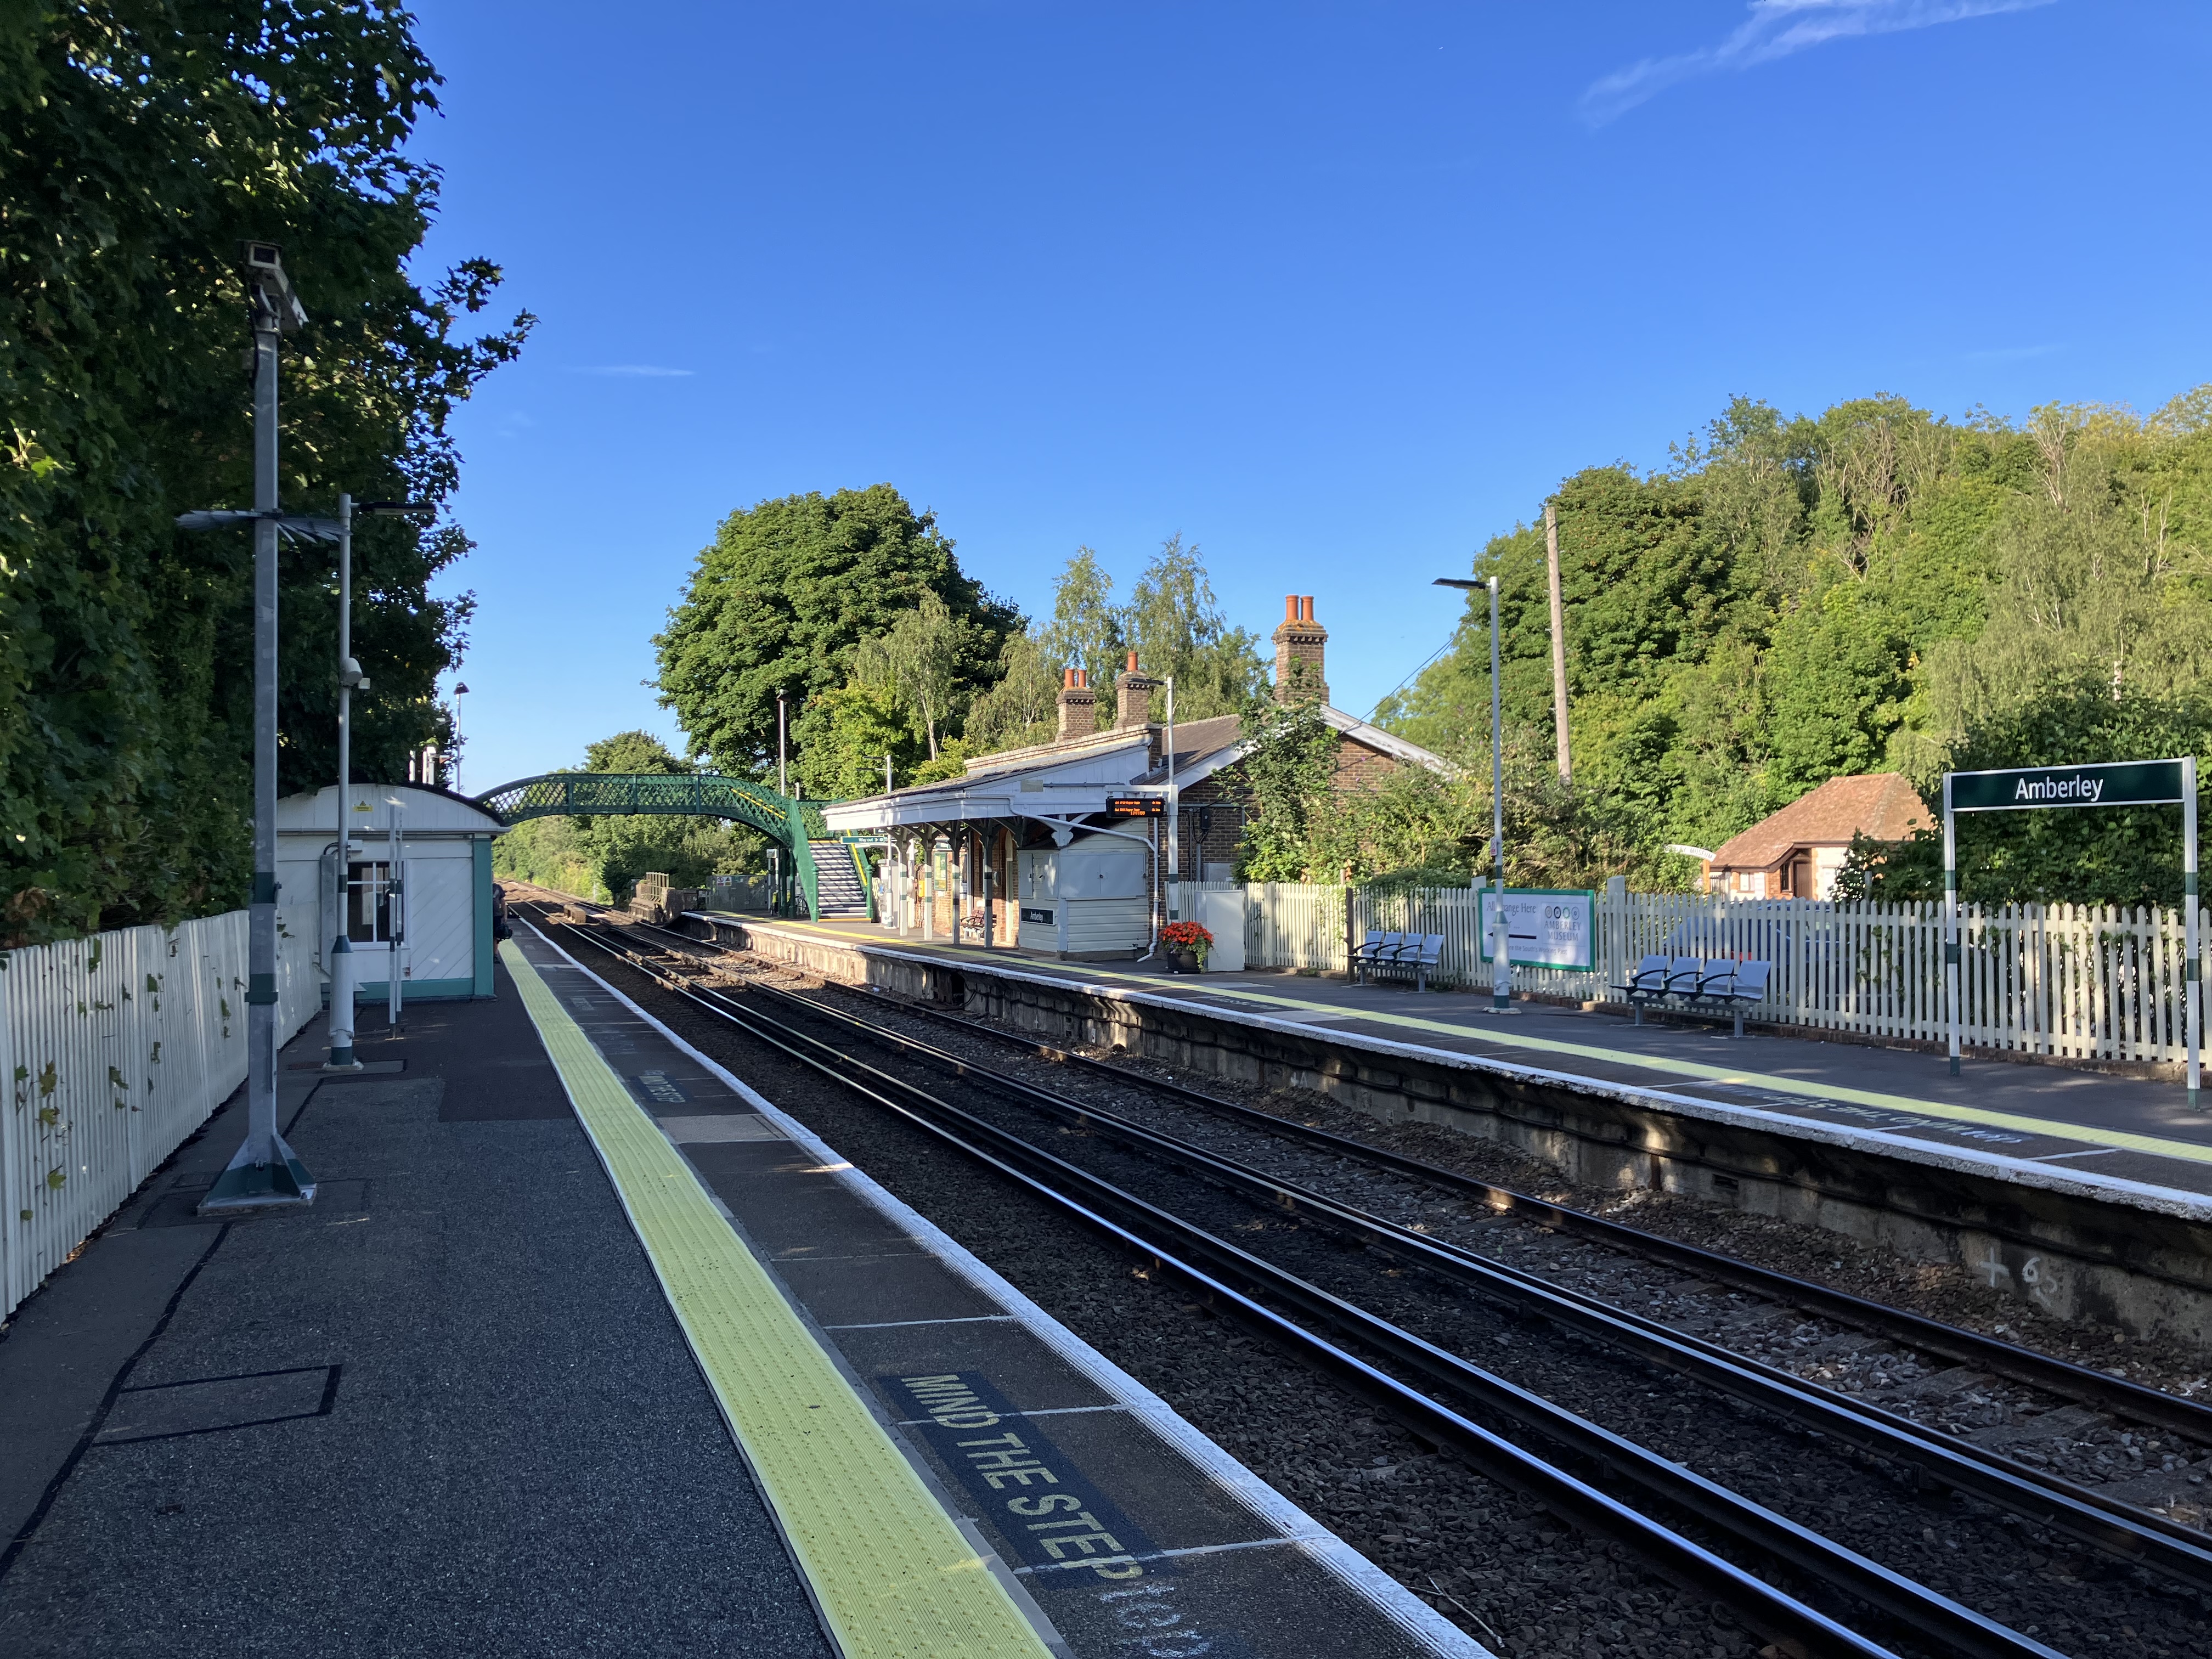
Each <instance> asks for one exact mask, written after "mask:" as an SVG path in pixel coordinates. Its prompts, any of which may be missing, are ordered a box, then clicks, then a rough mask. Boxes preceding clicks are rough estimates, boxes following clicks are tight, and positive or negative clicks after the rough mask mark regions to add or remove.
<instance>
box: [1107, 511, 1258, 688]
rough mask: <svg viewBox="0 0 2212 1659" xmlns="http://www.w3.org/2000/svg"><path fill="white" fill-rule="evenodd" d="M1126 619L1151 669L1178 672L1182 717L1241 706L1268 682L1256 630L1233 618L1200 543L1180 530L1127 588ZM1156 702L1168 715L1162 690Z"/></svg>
mask: <svg viewBox="0 0 2212 1659" xmlns="http://www.w3.org/2000/svg"><path fill="white" fill-rule="evenodd" d="M1121 625H1122V630H1123V633H1124V635H1126V637H1127V640H1128V641H1129V643H1130V644H1132V645H1133V646H1135V647H1136V648H1137V660H1138V661H1139V664H1141V665H1143V667H1144V669H1145V671H1146V672H1147V673H1149V674H1152V675H1154V676H1156V677H1164V676H1167V675H1173V676H1174V677H1175V683H1176V719H1178V720H1206V719H1207V718H1209V717H1211V716H1212V715H1216V714H1238V713H1240V712H1242V711H1243V709H1244V708H1248V707H1249V706H1250V704H1251V703H1252V702H1253V701H1254V699H1255V698H1256V697H1257V696H1259V695H1260V693H1261V689H1262V688H1263V687H1264V686H1265V684H1266V683H1267V665H1266V664H1265V663H1263V662H1262V661H1261V658H1260V649H1259V641H1258V638H1257V636H1255V635H1253V634H1252V633H1250V632H1249V630H1247V629H1242V628H1231V627H1230V626H1229V623H1228V619H1227V618H1226V617H1224V616H1223V615H1222V612H1221V606H1220V605H1219V603H1218V601H1217V600H1216V599H1214V597H1213V584H1212V581H1211V580H1208V578H1207V576H1206V566H1205V564H1204V563H1203V562H1201V561H1200V558H1199V556H1198V549H1197V547H1196V546H1190V547H1185V546H1184V545H1183V541H1182V536H1181V534H1179V533H1178V534H1176V535H1173V536H1170V537H1169V538H1168V539H1167V540H1166V541H1164V542H1163V543H1162V544H1160V550H1159V551H1158V553H1157V554H1155V555H1154V556H1152V562H1151V563H1150V564H1148V565H1147V566H1146V567H1145V572H1144V574H1142V575H1140V576H1139V577H1138V578H1137V580H1136V582H1135V584H1134V585H1133V586H1132V587H1131V588H1130V590H1129V605H1128V609H1127V611H1125V612H1124V613H1123V617H1122V624H1121ZM1153 703H1154V707H1153V708H1152V715H1153V717H1154V718H1155V719H1161V718H1164V716H1165V714H1166V708H1165V699H1164V696H1157V695H1156V696H1155V697H1154V699H1153Z"/></svg>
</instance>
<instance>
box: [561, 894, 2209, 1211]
mask: <svg viewBox="0 0 2212 1659" xmlns="http://www.w3.org/2000/svg"><path fill="white" fill-rule="evenodd" d="M684 914H685V915H689V916H692V917H696V919H697V920H699V921H705V922H708V923H719V924H720V925H721V926H723V927H732V926H741V927H751V928H757V929H758V930H759V931H760V932H762V933H770V934H773V935H774V936H775V937H776V938H778V939H801V940H804V941H805V943H807V944H810V945H825V944H827V945H841V946H842V947H843V948H845V949H847V950H850V951H859V952H860V953H861V954H863V955H876V956H884V957H892V958H895V959H896V960H898V961H901V962H916V963H927V964H928V965H929V966H931V967H933V968H951V969H971V968H972V969H975V971H976V972H979V973H984V974H989V975H994V976H996V977H998V978H1001V979H1008V980H1013V981H1018V982H1020V983H1023V984H1027V985H1039V986H1045V987H1050V988H1052V989H1054V990H1060V991H1069V990H1073V991H1082V992H1085V993H1086V994H1090V995H1092V996H1097V997H1103V998H1105V999H1106V1000H1109V1001H1115V1002H1132V1003H1139V1004H1142V1005H1143V1006H1146V1007H1149V1008H1158V1009H1161V1010H1163V1011H1165V1012H1184V1013H1188V1012H1199V1013H1204V1014H1212V1015H1215V1016H1218V1018H1222V1019H1225V1020H1229V1021H1231V1022H1233V1023H1235V1024H1243V1025H1254V1026H1257V1027H1259V1028H1260V1029H1261V1030H1270V1031H1280V1032H1283V1033H1285V1034H1293V1035H1300V1036H1315V1035H1316V1032H1315V1030H1314V1028H1313V1026H1311V1025H1310V1024H1306V1023H1305V1022H1304V1021H1301V1020H1297V1019H1294V1018H1289V1017H1287V1016H1284V1015H1276V1014H1261V1013H1254V1012H1248V1011H1246V1010H1244V1009H1242V1008H1225V1007H1220V1006H1215V1005H1212V1004H1193V1003H1191V1002H1188V1001H1186V1000H1182V998H1179V997H1170V996H1164V995H1160V994H1155V993H1152V992H1147V991H1136V990H1131V989H1128V988H1127V987H1123V986H1119V985H1107V984H1103V983H1100V982H1098V981H1085V980H1077V979H1073V978H1063V977H1061V976H1060V975H1054V974H1029V973H1024V972H1023V971H1022V970H1021V969H1018V968H1012V967H1000V965H999V964H998V963H976V962H969V961H967V960H965V959H955V958H951V957H933V956H925V955H923V954H922V953H921V952H920V951H902V950H898V949H896V948H894V947H892V946H890V945H876V944H872V943H869V942H867V941H865V940H860V939H825V938H824V937H823V935H821V934H819V933H791V932H787V931H785V930H783V929H781V928H778V927H775V926H774V925H773V924H770V923H766V922H756V921H740V920H737V919H733V918H732V917H728V916H721V917H716V916H710V915H707V914H706V913H704V912H703V911H696V910H692V911H686V912H685V913H684ZM585 971H586V973H589V972H590V971H591V970H590V969H585ZM609 988H610V989H612V987H609ZM842 988H844V989H846V990H848V991H854V990H866V989H867V988H868V987H860V986H851V985H848V986H845V987H842ZM616 994H617V995H620V994H621V993H619V992H617V993H616ZM1218 994H1220V995H1224V996H1227V995H1231V994H1233V993H1230V992H1221V993H1218ZM1327 1035H1328V1036H1329V1038H1330V1039H1331V1040H1332V1041H1334V1042H1342V1043H1346V1044H1356V1045H1358V1046H1359V1047H1362V1048H1371V1049H1373V1050H1374V1051H1375V1052H1376V1053H1377V1054H1396V1055H1403V1056H1405V1057H1406V1058H1408V1059H1416V1060H1428V1061H1432V1062H1437V1063H1441V1064H1444V1065H1449V1066H1456V1067H1458V1068H1460V1069H1462V1070H1464V1071H1469V1072H1490V1073H1496V1074H1498V1075H1499V1076H1503V1077H1510V1078H1516V1079H1526V1080H1528V1081H1529V1082H1534V1083H1555V1084H1561V1085H1565V1086H1567V1087H1569V1088H1571V1089H1574V1090H1577V1091H1582V1092H1584V1093H1589V1094H1595V1095H1600V1096H1610V1097H1613V1098H1614V1099H1617V1100H1622V1101H1626V1102H1628V1103H1631V1104H1633V1105H1657V1106H1659V1107H1661V1108H1662V1109H1665V1110H1668V1111H1670V1112H1674V1113H1675V1114H1676V1115H1680V1116H1682V1117H1690V1118H1705V1119H1706V1120H1708V1121H1711V1122H1715V1123H1722V1124H1729V1125H1732V1126H1738V1127H1745V1128H1761V1129H1778V1130H1781V1131H1783V1132H1784V1133H1787V1134H1788V1135H1789V1136H1790V1137H1791V1138H1792V1139H1799V1140H1811V1141H1814V1142H1819V1143H1823V1144H1826V1145H1828V1146H1843V1147H1846V1148H1849V1149H1850V1150H1852V1151H1854V1152H1887V1153H1889V1154H1891V1155H1892V1156H1893V1157H1896V1158H1901V1159H1903V1160H1904V1161H1905V1162H1907V1163H1913V1164H1929V1165H1932V1166H1934V1167H1935V1168H1937V1169H1946V1170H1958V1171H1960V1172H1961V1173H1964V1174H1970V1175H1991V1174H1994V1175H1996V1176H2002V1177H2003V1178H2004V1179H2006V1180H2008V1181H2012V1182H2017V1183H2018V1184H2019V1185H2021V1186H2023V1187H2039V1188H2045V1190H2048V1191H2051V1192H2057V1193H2064V1194H2069V1195H2070V1196H2074V1197H2081V1198H2091V1199H2096V1200H2102V1201H2105V1202H2107V1203H2110V1202H2113V1201H2118V1202H2121V1203H2124V1204H2126V1205H2127V1206H2128V1207H2130V1208H2133V1209H2142V1210H2150V1211H2153V1212H2156V1213H2158V1214H2160V1215H2171V1216H2176V1217H2179V1218H2183V1219H2185V1220H2191V1221H2212V1195H2208V1194H2203V1193H2196V1192H2191V1191H2190V1190H2189V1189H2188V1188H2184V1187H2160V1186H2158V1185H2156V1184H2154V1183H2153V1182H2144V1181H2131V1180H2129V1179H2128V1178H2127V1177H2126V1176H2100V1175H2097V1174H2095V1173H2093V1172H2092V1171H2089V1170H2055V1169H2053V1168H2051V1167H2050V1166H2049V1165H2046V1164H2036V1163H2032V1162H2030V1161H2028V1160H2027V1159H2026V1158H2010V1157H2008V1156H2006V1155H2005V1154H2004V1153H2002V1152H1981V1151H1978V1150H1976V1149H1973V1148H1970V1147H1966V1146H1946V1145H1944V1144H1943V1143H1942V1142H1940V1141H1933V1140H1923V1139H1918V1138H1917V1137H1915V1136H1912V1135H1908V1134H1903V1133H1897V1132H1894V1131H1891V1130H1886V1129H1859V1128H1853V1127H1850V1126H1848V1125H1844V1124H1838V1123H1830V1122H1827V1121H1824V1120H1822V1119H1820V1118H1813V1117H1800V1116H1798V1115H1796V1113H1794V1112H1769V1111H1762V1110H1760V1109H1759V1108H1757V1107H1755V1106H1737V1105H1733V1104H1731V1103H1729V1102H1726V1101H1719V1100H1703V1099H1700V1098H1699V1097H1697V1096H1695V1095H1686V1094H1676V1093H1674V1092H1673V1091H1670V1090H1667V1089H1661V1088H1656V1087H1653V1086H1651V1085H1645V1084H1638V1083H1620V1082H1616V1081H1613V1080H1612V1079H1607V1078H1594V1077H1589V1076H1586V1075H1584V1074H1583V1073H1578V1072H1562V1071H1555V1070H1552V1069H1550V1068H1548V1067H1546V1066H1531V1065H1528V1064H1525V1063H1524V1062H1522V1061H1519V1060H1502V1059H1498V1058H1497V1057H1495V1056H1493V1055H1490V1054H1468V1053H1467V1052H1466V1051H1465V1050H1463V1049H1459V1048H1431V1047H1430V1046H1429V1045H1428V1044H1426V1043H1420V1042H1402V1041H1401V1040H1399V1039H1397V1038H1395V1037H1383V1036H1370V1035H1369V1034H1368V1033H1367V1032H1364V1031H1331V1032H1328V1034H1327ZM1482 1036H1483V1034H1482V1032H1481V1031H1480V1030H1470V1031H1469V1032H1468V1040H1469V1041H1470V1042H1480V1041H1482ZM1976 1058H1978V1056H1977V1057H1976ZM1621 1063H1622V1064H1623V1065H1629V1066H1632V1065H1634V1064H1635V1063H1636V1062H1635V1061H1634V1060H1633V1059H1631V1058H1629V1057H1627V1056H1623V1057H1622V1060H1621ZM1744 1080H1745V1082H1746V1083H1747V1084H1750V1085H1753V1086H1757V1079H1756V1078H1755V1077H1753V1076H1750V1075H1747V1076H1746V1078H1745V1079H1744ZM1685 1086H1686V1087H1690V1088H1696V1087H1699V1086H1713V1085H1709V1084H1704V1083H1703V1082H1702V1080H1701V1079H1690V1080H1688V1081H1687V1082H1686V1085H1685ZM1768 1086H1771V1085H1768ZM1804 1098H1805V1100H1806V1102H1807V1103H1808V1104H1820V1100H1819V1098H1818V1097H1815V1096H1812V1095H1808V1096H1806V1097H1804ZM1899 1098H1900V1099H1904V1098H1905V1097H1899ZM1828 1104H1830V1105H1833V1106H1848V1107H1855V1108H1860V1109H1865V1110H1869V1111H1894V1112H1896V1113H1897V1114H1898V1115H1900V1116H1903V1115H1910V1114H1911V1104H1910V1103H1909V1102H1908V1103H1906V1104H1905V1105H1900V1106H1896V1107H1887V1106H1883V1107H1871V1106H1866V1105H1865V1103H1863V1102H1859V1101H1832V1102H1829V1103H1828ZM1934 1121H1936V1122H1937V1123H1938V1124H1939V1127H1944V1128H1945V1129H1946V1130H1947V1131H1948V1132H1949V1133H1958V1131H1957V1130H1951V1129H1949V1127H1948V1125H1943V1124H1942V1121H1941V1120H1934ZM2049 1121H2050V1123H2051V1129H2050V1130H2049V1132H2048V1139H2052V1140H2068V1139H2085V1140H2086V1139H2090V1138H2091V1137H2093V1135H2094V1134H2095V1133H2096V1131H2095V1130H2094V1129H2093V1128H2092V1127H2090V1126H2088V1125H2087V1124H2078V1123H2077V1124H2067V1123H2064V1122H2062V1121H2059V1120H2057V1119H2056V1118H2053V1119H2051V1120H2049ZM1965 1127H1968V1128H1972V1127H1978V1126H1975V1125H1972V1124H1968V1125H1966V1126H1965ZM2069 1128H2071V1129H2074V1130H2076V1131H2078V1132H2079V1133H2077V1134H2074V1135H2069V1134H2068V1133H2067V1130H2068V1129H2069ZM2112 1150H2114V1151H2116V1152H2136V1148H2134V1147H2131V1146H2123V1147H2115V1148H2113V1149H2112ZM2137 1156H2139V1157H2143V1158H2156V1157H2159V1156H2160V1154H2158V1153H2156V1152H2138V1153H2137Z"/></svg>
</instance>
